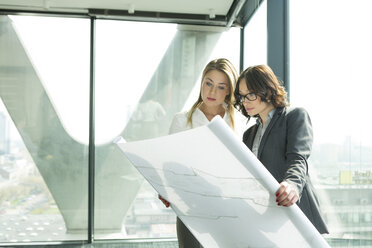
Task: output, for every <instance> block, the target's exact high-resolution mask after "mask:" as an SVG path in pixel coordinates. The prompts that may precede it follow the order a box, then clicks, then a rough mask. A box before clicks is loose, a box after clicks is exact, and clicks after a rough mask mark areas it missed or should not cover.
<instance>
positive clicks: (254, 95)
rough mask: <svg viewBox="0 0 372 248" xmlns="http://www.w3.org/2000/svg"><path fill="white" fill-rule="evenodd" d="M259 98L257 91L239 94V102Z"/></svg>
mask: <svg viewBox="0 0 372 248" xmlns="http://www.w3.org/2000/svg"><path fill="white" fill-rule="evenodd" d="M256 99H257V95H256V94H255V93H248V94H247V95H244V96H243V95H239V96H238V101H239V103H243V102H244V101H245V100H248V101H254V100H256Z"/></svg>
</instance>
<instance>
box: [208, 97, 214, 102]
mask: <svg viewBox="0 0 372 248" xmlns="http://www.w3.org/2000/svg"><path fill="white" fill-rule="evenodd" d="M207 99H208V100H209V101H216V99H215V98H212V97H207Z"/></svg>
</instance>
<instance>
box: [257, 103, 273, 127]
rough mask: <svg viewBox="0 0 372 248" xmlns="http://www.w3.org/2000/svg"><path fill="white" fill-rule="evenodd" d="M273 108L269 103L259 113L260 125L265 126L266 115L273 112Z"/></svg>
mask: <svg viewBox="0 0 372 248" xmlns="http://www.w3.org/2000/svg"><path fill="white" fill-rule="evenodd" d="M274 108H275V107H274V105H272V104H271V103H270V104H268V105H267V107H266V108H265V109H264V110H263V111H262V112H261V113H260V119H261V122H262V125H264V124H265V122H266V119H267V116H268V114H269V113H270V111H271V110H273V109H274Z"/></svg>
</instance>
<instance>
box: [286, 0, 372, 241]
mask: <svg viewBox="0 0 372 248" xmlns="http://www.w3.org/2000/svg"><path fill="white" fill-rule="evenodd" d="M335 9H337V11H335ZM371 9H372V2H371V1H367V0H365V1H363V0H356V1H353V4H350V2H349V1H338V0H329V1H321V0H316V1H292V2H291V6H290V20H291V22H290V23H291V37H290V39H291V42H290V43H291V53H290V54H291V102H292V105H297V106H303V107H305V108H306V109H307V110H308V111H309V112H310V115H311V118H312V122H313V128H314V135H315V136H314V137H315V138H314V145H313V154H312V156H311V162H312V165H313V167H312V169H313V174H314V175H313V178H314V179H316V182H317V185H316V186H317V189H318V191H319V192H320V196H321V199H320V200H321V202H320V205H321V208H322V210H323V212H324V215H325V217H326V220H327V224H328V226H329V229H330V234H329V235H327V236H328V237H329V238H339V239H341V240H345V242H344V243H343V244H344V245H345V244H348V243H347V242H349V241H347V239H351V240H352V243H353V244H355V245H356V246H358V247H359V245H362V244H365V243H364V242H365V240H371V239H372V220H371V208H372V169H371V168H372V155H371V154H372V153H371V151H372V142H371V141H372V132H371V129H370V127H371V126H372V118H371V115H370V114H369V112H370V106H371V103H370V89H371V87H370V85H372V79H371V77H370V76H369V74H370V73H369V71H370V68H371V66H372V64H371V56H372V47H371V44H372V35H371V32H369V31H366V30H370V24H371V23H372V16H371V15H370V10H371ZM349 244H350V243H349ZM343 247H344V246H343ZM345 247H346V246H345Z"/></svg>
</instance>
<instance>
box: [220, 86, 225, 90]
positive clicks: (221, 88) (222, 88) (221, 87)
mask: <svg viewBox="0 0 372 248" xmlns="http://www.w3.org/2000/svg"><path fill="white" fill-rule="evenodd" d="M218 89H219V90H225V89H226V87H225V86H218Z"/></svg>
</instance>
